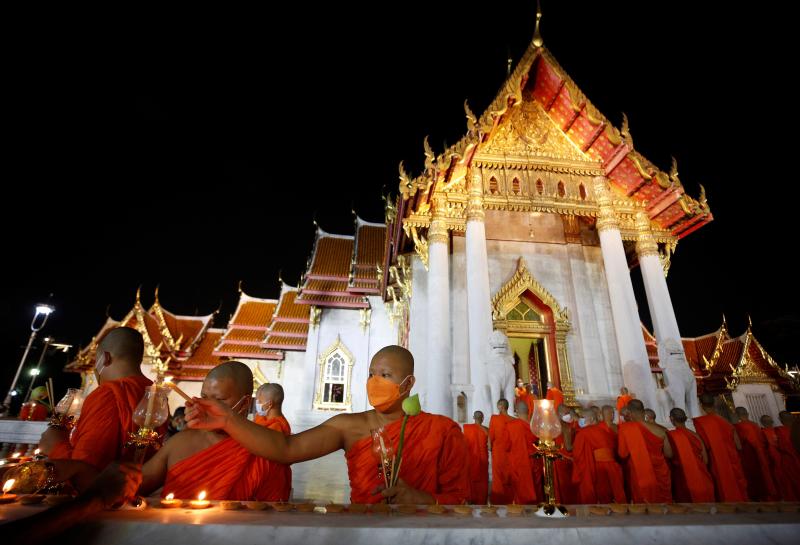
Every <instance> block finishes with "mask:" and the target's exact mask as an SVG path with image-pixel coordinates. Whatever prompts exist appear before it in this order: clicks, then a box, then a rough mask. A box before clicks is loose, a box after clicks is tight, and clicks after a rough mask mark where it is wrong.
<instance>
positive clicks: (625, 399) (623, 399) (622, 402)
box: [617, 394, 633, 423]
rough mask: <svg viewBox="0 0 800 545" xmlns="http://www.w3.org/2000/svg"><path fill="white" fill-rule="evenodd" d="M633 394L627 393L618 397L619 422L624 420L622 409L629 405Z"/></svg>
mask: <svg viewBox="0 0 800 545" xmlns="http://www.w3.org/2000/svg"><path fill="white" fill-rule="evenodd" d="M631 399H633V396H630V395H628V394H625V395H624V396H618V397H617V423H619V422H622V409H624V408H625V407H627V406H628V403H630V401H631Z"/></svg>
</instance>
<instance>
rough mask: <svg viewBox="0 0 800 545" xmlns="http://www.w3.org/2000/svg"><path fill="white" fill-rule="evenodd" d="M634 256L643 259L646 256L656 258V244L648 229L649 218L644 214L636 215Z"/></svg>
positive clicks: (638, 213)
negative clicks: (636, 234)
mask: <svg viewBox="0 0 800 545" xmlns="http://www.w3.org/2000/svg"><path fill="white" fill-rule="evenodd" d="M636 231H637V233H638V236H637V240H636V255H638V256H639V258H640V259H641V258H643V257H645V256H648V255H654V256H658V243H657V242H656V241H655V239H654V238H653V232H652V231H651V229H650V218H649V217H648V216H647V214H646V213H644V212H637V213H636Z"/></svg>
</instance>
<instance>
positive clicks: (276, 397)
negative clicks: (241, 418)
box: [253, 382, 292, 435]
mask: <svg viewBox="0 0 800 545" xmlns="http://www.w3.org/2000/svg"><path fill="white" fill-rule="evenodd" d="M282 407H283V387H282V386H281V385H280V384H273V383H271V382H268V383H266V384H262V385H261V386H259V387H258V390H257V391H256V417H255V419H254V420H253V422H255V423H256V424H259V425H260V426H264V427H265V428H268V429H271V430H275V431H279V432H281V433H282V434H284V435H291V434H292V428H291V426H289V421H288V420H286V417H285V416H283V412H282Z"/></svg>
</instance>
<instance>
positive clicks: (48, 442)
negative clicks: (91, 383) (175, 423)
mask: <svg viewBox="0 0 800 545" xmlns="http://www.w3.org/2000/svg"><path fill="white" fill-rule="evenodd" d="M143 355H144V340H143V339H142V335H141V334H140V333H139V332H138V331H136V330H135V329H132V328H130V327H118V328H116V329H113V330H111V331H110V332H109V333H108V334H107V335H106V336H105V337H104V338H103V340H102V341H100V344H99V346H98V347H97V353H96V356H95V362H96V364H95V369H94V373H95V376H96V377H97V383H98V384H99V386H98V387H97V388H96V389H95V390H94V391H93V392H92V393H90V394H89V395H88V396H86V400H85V401H84V403H83V409H82V411H81V417H80V419H79V420H78V424H77V426H76V428H75V430H74V432H73V433H72V436H71V437H70V436H69V434H68V433H67V431H66V430H62V429H58V428H54V427H50V428H48V429H47V430H46V431H45V432H44V433H43V434H42V438H41V440H40V442H39V448H40V449H41V452H42V453H43V454H47V455H48V456H49V457H50V458H51V459H71V460H80V461H83V462H86V463H88V464H90V465H91V466H94V467H95V468H96V469H97V470H102V469H103V468H104V467H106V466H107V465H108V464H109V463H110V462H112V461H114V460H119V459H120V458H121V457H122V449H123V446H124V445H125V442H126V441H127V439H128V433H129V432H133V431H136V427H137V426H136V424H135V423H134V422H133V411H134V409H136V406H137V405H138V404H139V401H140V400H141V399H142V397H143V396H144V392H145V390H146V389H147V388H148V387H149V386H150V385H151V384H152V382H151V381H150V379H148V378H147V377H145V376H144V375H143V374H142V370H141V364H142V356H143ZM162 431H163V430H162Z"/></svg>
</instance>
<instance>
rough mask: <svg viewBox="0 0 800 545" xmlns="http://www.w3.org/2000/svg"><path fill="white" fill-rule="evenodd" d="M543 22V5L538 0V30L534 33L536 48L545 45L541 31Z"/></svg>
mask: <svg viewBox="0 0 800 545" xmlns="http://www.w3.org/2000/svg"><path fill="white" fill-rule="evenodd" d="M541 20H542V5H541V3H540V2H539V0H536V30H534V31H533V45H535V46H536V47H542V46H543V45H544V40H543V39H542V33H541V31H540V30H539V22H540V21H541Z"/></svg>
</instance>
